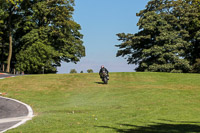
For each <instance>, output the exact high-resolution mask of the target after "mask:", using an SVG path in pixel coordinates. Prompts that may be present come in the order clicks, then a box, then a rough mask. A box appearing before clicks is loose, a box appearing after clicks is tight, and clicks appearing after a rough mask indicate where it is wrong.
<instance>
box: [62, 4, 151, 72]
mask: <svg viewBox="0 0 200 133" xmlns="http://www.w3.org/2000/svg"><path fill="white" fill-rule="evenodd" d="M147 2H148V0H75V4H76V5H75V7H74V8H75V12H74V15H73V18H74V20H75V22H77V23H78V24H80V25H81V28H82V30H81V31H80V32H81V33H82V34H83V35H84V37H83V41H84V44H83V45H84V46H85V48H86V56H85V57H83V58H81V61H80V62H78V63H77V64H74V63H62V66H61V67H58V73H69V72H70V70H71V69H76V70H77V72H78V73H79V72H80V71H83V72H84V73H86V72H87V70H88V69H93V70H94V72H98V71H99V69H100V66H101V65H104V66H105V67H106V68H107V69H108V70H109V71H110V72H133V71H134V68H135V65H128V64H127V61H126V59H124V58H122V57H116V53H117V51H118V48H117V47H115V45H118V44H120V43H121V42H120V41H118V40H117V39H118V37H117V36H116V34H117V33H123V32H124V33H132V34H134V33H136V32H138V27H137V22H138V20H139V17H137V16H136V13H138V12H139V11H140V10H143V9H144V8H145V6H146V4H147Z"/></svg>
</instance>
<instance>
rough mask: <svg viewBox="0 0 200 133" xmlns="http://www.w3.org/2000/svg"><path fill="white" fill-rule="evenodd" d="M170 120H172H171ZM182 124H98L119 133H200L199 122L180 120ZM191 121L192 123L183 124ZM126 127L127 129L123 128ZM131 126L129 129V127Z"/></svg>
mask: <svg viewBox="0 0 200 133" xmlns="http://www.w3.org/2000/svg"><path fill="white" fill-rule="evenodd" d="M169 122H170V121H169ZM179 123H181V124H166V123H152V124H151V125H147V126H136V125H130V124H119V125H120V126H121V128H115V127H109V126H98V127H100V128H108V129H113V130H115V131H116V132H119V133H199V132H200V125H197V123H198V124H200V123H199V122H179ZM183 123H190V124H183ZM123 127H126V129H123ZM127 128H129V129H127Z"/></svg>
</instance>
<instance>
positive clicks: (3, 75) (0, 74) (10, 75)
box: [0, 73, 19, 79]
mask: <svg viewBox="0 0 200 133" xmlns="http://www.w3.org/2000/svg"><path fill="white" fill-rule="evenodd" d="M15 76H19V75H12V74H2V73H0V79H4V78H10V77H15Z"/></svg>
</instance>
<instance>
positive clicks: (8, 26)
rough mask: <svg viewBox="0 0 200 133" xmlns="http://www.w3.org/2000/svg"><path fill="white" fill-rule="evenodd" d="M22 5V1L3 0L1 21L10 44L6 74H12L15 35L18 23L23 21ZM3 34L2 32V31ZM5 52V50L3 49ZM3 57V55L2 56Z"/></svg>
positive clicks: (0, 14)
mask: <svg viewBox="0 0 200 133" xmlns="http://www.w3.org/2000/svg"><path fill="white" fill-rule="evenodd" d="M21 3H22V0H1V1H0V5H1V13H0V16H1V18H2V19H1V20H0V23H2V26H1V28H2V29H3V31H4V34H6V35H7V36H8V42H9V52H8V58H7V68H6V72H10V65H11V58H12V53H13V34H14V32H15V31H16V29H17V28H18V22H19V21H20V19H21V14H20V13H21V12H20V5H21ZM0 33H1V34H2V31H0ZM2 40H3V38H2V37H0V41H1V45H3V43H2V42H6V41H5V40H6V39H4V41H2ZM2 47H3V46H2ZM2 50H3V48H2ZM1 52H3V51H1ZM2 56H3V54H2Z"/></svg>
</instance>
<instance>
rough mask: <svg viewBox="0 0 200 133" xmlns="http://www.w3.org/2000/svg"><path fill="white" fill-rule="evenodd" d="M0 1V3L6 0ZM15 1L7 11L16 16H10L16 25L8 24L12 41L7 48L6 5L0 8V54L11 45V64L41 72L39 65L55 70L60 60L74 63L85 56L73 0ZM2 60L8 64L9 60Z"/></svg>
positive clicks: (28, 70) (31, 71)
mask: <svg viewBox="0 0 200 133" xmlns="http://www.w3.org/2000/svg"><path fill="white" fill-rule="evenodd" d="M0 1H1V3H3V2H4V1H6V0H0ZM18 1H19V2H18V3H17V4H15V6H14V8H16V9H15V10H14V11H13V12H12V13H11V15H12V16H13V14H15V15H17V16H18V17H17V22H15V21H14V20H15V19H14V18H12V23H15V25H16V26H13V27H12V28H11V29H12V30H11V31H12V32H11V34H10V36H11V37H12V38H11V39H10V40H11V41H12V43H13V45H12V46H11V47H10V48H8V44H9V34H7V32H9V29H8V28H7V27H8V24H7V23H6V20H7V18H8V15H6V14H5V13H4V12H6V11H7V10H9V7H7V6H5V8H1V10H0V11H1V12H0V15H1V18H0V23H1V24H2V25H0V26H1V27H5V28H2V29H1V30H0V45H3V46H6V47H4V48H2V49H3V50H4V51H3V52H2V49H1V51H0V52H1V55H2V56H7V55H8V54H4V53H7V52H5V51H9V49H11V48H12V49H13V51H12V53H13V56H12V58H11V59H12V63H11V64H13V65H12V66H13V67H16V69H17V70H18V71H24V72H26V73H41V72H42V70H43V69H45V71H46V72H56V67H57V66H60V65H61V62H62V61H63V62H74V63H77V62H78V61H80V59H81V57H83V56H85V47H84V46H83V41H82V38H83V35H82V34H81V33H80V32H79V31H80V30H81V26H80V25H79V24H77V23H76V22H75V21H74V20H73V17H72V15H73V12H74V8H73V6H74V0H54V1H51V0H33V1H28V0H24V1H20V0H18ZM11 3H12V2H11ZM2 6H3V5H2ZM2 30H4V31H2ZM6 62H7V64H8V62H9V61H6ZM2 63H5V59H4V61H1V64H2Z"/></svg>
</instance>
